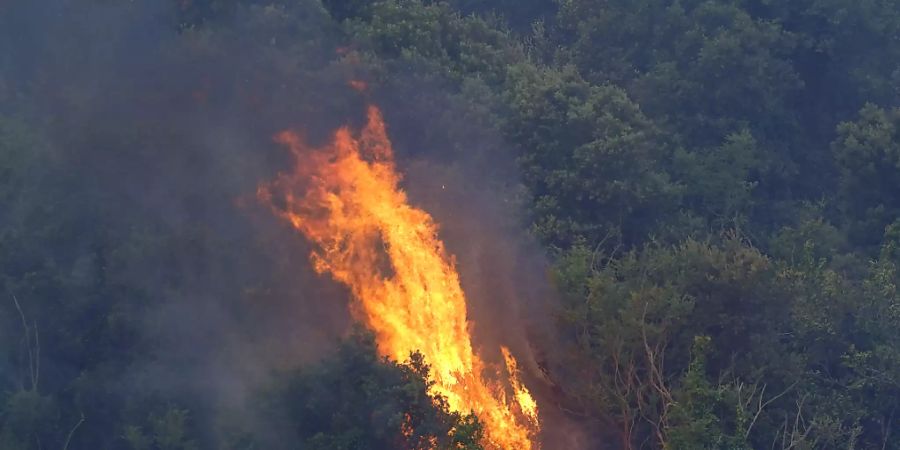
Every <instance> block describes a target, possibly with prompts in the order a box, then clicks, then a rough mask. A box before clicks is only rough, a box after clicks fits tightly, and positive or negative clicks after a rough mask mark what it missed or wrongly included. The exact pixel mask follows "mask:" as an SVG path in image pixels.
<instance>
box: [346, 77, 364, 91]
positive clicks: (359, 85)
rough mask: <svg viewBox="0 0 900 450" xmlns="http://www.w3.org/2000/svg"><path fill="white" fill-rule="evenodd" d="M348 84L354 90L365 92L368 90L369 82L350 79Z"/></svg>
mask: <svg viewBox="0 0 900 450" xmlns="http://www.w3.org/2000/svg"><path fill="white" fill-rule="evenodd" d="M348 84H349V85H350V87H351V88H353V90H354V91H356V92H366V91H367V90H369V83H366V82H365V81H361V80H351V81H350V82H348Z"/></svg>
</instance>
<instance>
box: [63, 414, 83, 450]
mask: <svg viewBox="0 0 900 450" xmlns="http://www.w3.org/2000/svg"><path fill="white" fill-rule="evenodd" d="M82 423H84V413H83V412H82V413H81V418H80V419H78V423H76V424H75V426H74V427H72V429H71V430H69V436H67V437H66V445H63V448H62V450H69V442H71V441H72V436H73V435H74V434H75V430H77V429H78V427H80V426H81V424H82Z"/></svg>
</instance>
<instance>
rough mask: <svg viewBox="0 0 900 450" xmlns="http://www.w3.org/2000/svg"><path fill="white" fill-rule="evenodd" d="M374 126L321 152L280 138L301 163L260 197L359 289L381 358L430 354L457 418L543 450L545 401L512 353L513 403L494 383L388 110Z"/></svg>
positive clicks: (320, 263) (343, 132)
mask: <svg viewBox="0 0 900 450" xmlns="http://www.w3.org/2000/svg"><path fill="white" fill-rule="evenodd" d="M368 119H369V120H368V124H367V125H366V127H365V128H364V129H363V130H362V131H361V132H360V133H359V135H358V136H354V134H353V133H352V132H351V130H350V129H349V128H348V127H343V128H341V129H339V130H338V131H337V132H336V133H335V135H334V140H333V141H332V142H331V143H330V144H328V145H326V146H324V147H322V148H319V149H310V148H308V147H306V146H305V145H304V143H303V142H302V141H301V139H300V138H299V137H298V136H297V135H296V134H295V133H292V132H289V131H286V132H282V133H280V134H279V135H278V136H277V137H276V140H277V141H278V142H280V143H282V144H284V145H286V146H287V147H289V148H290V150H291V152H292V153H293V154H294V156H295V157H296V165H295V167H294V171H293V173H287V174H285V173H282V174H279V176H278V178H276V179H275V180H273V181H271V182H269V183H266V184H263V185H261V186H260V188H259V191H258V196H259V198H260V199H261V200H262V201H264V202H265V203H268V204H270V205H273V209H274V210H275V211H276V213H277V214H278V215H279V216H281V217H282V218H284V219H285V220H287V221H288V222H290V223H291V224H292V225H293V226H294V227H295V228H296V229H297V230H299V231H300V232H301V233H302V234H303V235H305V236H306V237H307V238H308V239H309V240H310V241H312V242H313V243H315V244H316V247H317V250H314V251H313V253H312V255H311V258H312V261H313V265H314V268H315V270H316V271H318V272H319V273H326V272H327V273H329V274H330V275H331V276H332V277H333V278H334V279H335V280H337V281H339V282H341V283H343V284H345V285H347V286H348V287H349V288H350V290H351V292H352V294H353V297H354V298H355V299H356V300H357V301H356V302H355V303H354V305H353V311H352V312H353V314H354V316H355V317H356V318H357V319H359V320H361V321H363V322H364V323H366V324H367V325H368V326H369V328H371V329H372V330H373V331H374V333H375V336H376V341H377V343H378V348H379V351H380V352H381V353H383V354H384V355H386V356H388V357H391V358H393V359H395V360H398V361H403V360H406V358H408V357H409V355H410V354H411V353H412V352H415V351H420V352H421V353H422V354H423V355H424V356H425V358H426V361H427V362H428V363H429V364H430V365H431V372H430V375H429V376H430V377H431V381H433V382H434V384H433V385H432V388H431V390H432V394H438V395H441V396H443V397H445V398H446V399H447V404H448V406H449V407H450V409H451V410H453V411H458V412H461V413H464V414H467V413H469V412H474V413H475V414H477V415H478V417H479V419H480V420H481V421H482V422H483V423H484V425H485V435H486V437H485V439H486V440H487V442H484V444H485V445H486V446H488V447H492V448H503V449H526V450H527V449H531V448H533V447H535V444H534V443H533V442H532V438H533V436H534V433H535V432H537V429H538V420H537V404H536V403H535V401H534V399H533V398H532V397H531V395H530V394H529V392H528V390H527V389H526V388H525V387H524V385H522V383H521V382H520V381H519V379H518V370H517V368H516V362H515V359H514V358H513V357H512V355H511V354H510V353H509V351H508V350H507V349H506V348H502V353H503V356H504V360H505V362H506V367H507V373H508V374H509V380H508V384H507V385H508V386H509V387H511V389H512V392H513V395H512V396H511V399H508V398H507V395H506V392H507V389H506V388H504V384H501V383H500V382H498V381H490V380H488V379H487V378H486V377H485V375H484V372H485V369H486V366H485V363H484V362H483V361H482V359H481V358H480V357H479V356H478V355H476V354H475V351H474V350H473V348H472V338H471V336H470V334H469V325H470V324H469V322H468V320H467V312H466V298H465V294H464V293H463V290H462V287H461V286H460V282H459V275H458V274H457V272H456V268H455V267H454V263H453V260H452V258H451V257H448V255H447V253H446V251H445V249H444V245H443V243H442V242H441V241H440V240H439V239H438V237H437V225H436V224H435V223H434V220H433V219H432V218H431V216H430V215H429V214H428V213H426V212H425V211H423V210H421V209H418V208H415V207H413V206H411V205H410V204H409V202H408V200H407V197H406V194H405V193H404V192H403V191H402V190H401V189H400V188H399V182H400V175H399V174H398V173H397V171H396V168H395V166H394V162H393V150H392V148H391V142H390V140H389V139H388V137H387V133H386V130H385V125H384V121H383V119H382V116H381V113H380V111H379V110H378V109H377V108H376V107H374V106H373V107H370V109H369V116H368ZM276 195H277V196H278V197H277V198H278V200H279V202H278V203H279V206H278V207H275V206H274V203H273V201H274V199H275V196H276ZM281 200H283V201H284V204H283V205H282V204H281V203H280V201H281Z"/></svg>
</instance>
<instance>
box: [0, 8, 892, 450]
mask: <svg viewBox="0 0 900 450" xmlns="http://www.w3.org/2000/svg"><path fill="white" fill-rule="evenodd" d="M4 3H5V4H0V205H2V208H0V282H2V286H3V290H4V292H3V293H2V294H3V299H0V354H2V358H0V448H2V449H44V448H63V449H66V448H68V449H107V448H109V449H119V448H122V449H135V450H137V449H160V450H162V449H166V450H175V449H195V448H235V449H251V448H323V449H324V448H329V449H361V448H398V447H404V448H405V447H409V448H420V447H421V446H422V445H424V444H423V443H424V442H427V441H428V440H429V438H430V437H431V436H437V437H439V438H440V439H439V440H440V445H441V446H442V448H477V444H476V442H477V440H478V436H480V433H481V429H480V425H479V423H478V421H477V418H475V417H471V416H467V417H463V416H459V415H455V414H450V413H448V412H447V411H446V410H445V409H444V408H443V407H442V403H441V401H440V399H432V398H430V397H428V395H427V394H426V385H425V384H424V381H423V374H425V373H427V361H424V362H423V361H422V360H421V359H419V358H417V357H414V358H413V360H412V361H413V362H412V363H411V364H409V365H398V364H396V363H392V362H390V361H383V360H379V359H378V358H377V357H376V356H374V347H373V344H372V342H371V339H370V338H369V337H367V336H365V334H364V333H354V334H352V335H351V337H349V338H347V339H346V340H345V341H344V342H343V343H342V344H340V346H339V347H338V348H337V349H336V350H334V352H333V354H330V355H328V356H326V357H325V358H324V359H321V360H320V361H319V362H318V363H316V364H312V365H304V366H302V367H301V368H299V369H298V368H297V367H296V366H295V365H292V364H288V363H285V362H284V361H281V358H280V357H281V356H284V355H289V354H291V353H290V351H289V350H287V349H285V350H283V353H282V354H280V355H272V356H271V357H267V358H263V357H261V356H259V355H253V357H252V358H251V357H249V356H247V354H246V353H242V352H239V351H234V352H233V353H229V352H225V351H223V350H221V348H222V347H229V346H238V344H237V342H250V341H252V342H254V343H256V344H258V345H259V348H272V347H273V346H277V345H278V344H284V345H286V346H291V345H293V346H295V347H296V348H301V347H304V345H308V346H313V345H315V346H318V344H304V343H305V342H313V340H314V338H313V337H311V335H302V333H301V335H295V334H290V333H297V332H295V331H291V332H290V333H288V332H285V331H284V330H294V329H295V328H297V327H301V328H302V327H303V326H308V327H312V326H313V324H319V325H321V324H323V323H325V322H327V321H328V320H332V318H329V316H328V314H327V313H325V312H317V313H312V312H308V311H307V312H305V313H304V314H308V315H311V318H309V319H308V321H309V322H308V323H307V324H306V325H303V324H293V323H289V322H290V320H289V318H290V317H291V315H290V314H288V313H287V311H290V310H289V306H285V304H286V303H287V300H283V301H281V302H280V303H279V301H278V300H277V299H283V298H284V299H289V298H292V297H295V296H296V292H297V291H298V289H302V290H304V292H305V294H304V295H308V296H312V297H315V296H316V295H318V294H319V293H327V292H329V291H328V289H331V288H330V287H329V286H327V285H325V286H322V285H316V284H315V283H316V282H315V281H314V280H294V279H293V278H295V277H292V275H291V274H292V270H294V269H293V268H294V267H296V266H298V265H302V264H303V261H304V259H305V255H306V251H305V250H304V249H302V248H294V247H291V248H284V244H283V243H281V244H279V243H278V242H284V241H285V240H286V239H281V240H279V239H278V238H277V237H272V238H271V239H264V238H253V237H248V236H258V235H267V234H266V233H260V232H258V228H259V227H266V226H268V227H271V226H272V225H271V224H268V225H266V224H262V225H261V224H258V223H256V222H254V221H253V220H251V219H246V218H244V219H239V217H247V216H252V214H247V213H246V211H243V212H241V211H238V212H234V211H233V210H234V209H235V207H234V203H235V200H234V199H238V198H240V197H241V196H242V195H245V194H247V193H252V192H253V189H254V183H256V182H258V181H259V180H260V179H264V177H265V174H267V173H272V167H275V168H276V170H277V167H278V164H280V163H283V160H279V159H278V157H277V156H271V155H278V152H277V149H276V150H275V151H274V152H272V153H271V155H269V156H267V158H268V159H269V160H267V162H266V163H254V162H252V161H258V159H252V158H249V157H247V156H243V155H242V154H240V153H239V152H232V151H230V150H229V149H233V148H236V147H243V148H254V147H256V148H258V147H259V146H260V144H258V142H267V141H266V139H267V135H268V134H270V133H271V131H272V129H273V128H272V126H273V125H274V126H275V127H276V128H275V129H277V127H281V126H288V125H291V124H293V123H295V121H296V120H298V119H299V118H310V117H316V119H315V120H316V121H318V122H315V123H317V124H322V125H323V129H325V130H328V129H331V128H333V127H332V126H331V125H333V124H335V123H339V122H340V120H341V119H342V116H341V114H342V113H341V112H340V111H342V108H344V107H346V106H347V105H351V106H358V103H359V102H360V100H359V99H358V96H355V94H353V93H352V92H350V93H347V94H333V92H336V91H337V90H338V87H339V86H340V85H341V84H342V83H343V82H344V81H343V80H345V79H346V75H347V74H348V73H352V74H354V75H356V76H359V77H362V78H364V79H366V80H367V81H369V82H370V84H371V86H372V92H373V94H372V95H373V96H375V97H376V99H377V100H379V101H381V102H382V103H384V106H385V110H386V111H385V112H386V115H387V118H388V122H389V123H392V124H396V123H401V122H404V121H407V122H409V123H417V122H415V121H416V120H422V121H430V123H433V124H434V126H433V127H428V128H429V129H428V130H426V131H421V132H417V133H419V134H418V135H416V136H411V135H410V134H413V133H411V132H409V131H407V132H403V131H398V132H397V135H396V136H395V137H396V139H397V142H398V147H400V148H401V149H400V151H401V152H404V151H405V152H406V153H405V154H406V156H407V157H409V158H413V157H421V156H422V155H421V154H417V153H416V150H415V149H414V148H417V147H423V148H424V147H427V146H428V145H429V144H432V143H441V144H440V145H441V147H440V148H441V149H442V153H441V154H438V155H433V154H432V155H427V158H430V159H432V160H437V161H440V162H441V163H442V164H447V165H454V167H459V170H467V168H469V167H478V168H479V170H482V171H484V172H482V175H483V178H484V179H486V180H487V181H484V182H483V183H484V185H485V186H488V187H489V188H490V189H492V190H493V192H495V193H497V195H498V196H499V197H501V198H504V199H506V200H508V201H509V202H511V203H513V204H515V205H517V206H518V207H519V208H520V209H521V210H522V211H524V213H523V215H522V217H517V218H516V219H517V220H519V223H520V225H521V226H524V227H528V228H529V230H530V233H531V234H532V235H533V236H534V237H535V238H536V239H537V240H539V241H540V242H541V243H542V244H543V248H544V251H545V253H546V254H547V255H548V257H549V259H550V260H551V262H552V281H553V283H554V287H555V288H556V290H557V291H558V293H559V297H560V304H559V305H558V307H557V310H556V311H554V313H555V316H554V317H555V320H556V322H555V323H554V327H555V329H556V331H557V332H558V334H559V336H560V341H561V343H558V345H557V346H556V347H555V348H554V351H555V355H553V358H551V359H552V360H553V363H552V364H551V367H549V368H548V374H549V376H550V377H551V378H552V382H553V383H554V384H555V392H556V395H557V396H558V399H556V401H557V402H558V403H559V404H561V405H562V406H563V408H564V409H565V410H566V411H567V414H569V415H571V416H572V417H573V418H575V419H577V420H578V421H580V422H582V423H585V424H588V427H589V428H590V429H591V430H595V429H599V430H601V431H599V432H598V436H599V437H598V438H597V441H596V442H592V443H591V444H590V445H591V446H592V447H597V448H623V449H638V448H665V449H751V448H752V449H756V448H779V449H832V448H851V449H895V450H898V449H900V411H898V407H900V292H898V288H897V285H898V282H900V39H898V38H897V36H900V3H898V2H896V1H892V0H866V1H859V0H800V1H791V2H771V1H759V0H680V1H679V0H608V1H596V0H555V1H554V0H517V1H513V0H509V1H506V0H496V1H493V0H483V1H475V0H454V1H424V0H380V1H375V0H352V1H345V0H321V1H319V0H194V1H175V0H172V1H170V2H152V3H165V6H158V5H157V6H155V7H153V8H152V12H153V14H148V9H147V7H146V6H145V5H144V6H142V5H141V2H129V1H121V2H120V1H114V0H102V1H101V0H94V1H84V2H53V1H48V2H47V4H48V5H45V6H47V8H46V9H44V8H42V7H41V6H40V5H32V3H41V2H26V1H24V0H23V1H21V2H17V1H13V2H4ZM51 4H52V6H49V5H51ZM61 17H62V19H61ZM98 24H99V25H98ZM335 47H340V48H341V50H340V51H338V52H335V51H334V48H335ZM107 60H112V61H115V62H114V63H111V64H108V63H107V62H105V61H107ZM111 68H112V69H114V70H109V69H111ZM210 73H212V75H210ZM95 80H100V82H99V83H98V84H99V85H97V84H94V81H95ZM198 84H199V85H200V86H201V87H200V88H199V89H198V88H197V87H196V86H197V85H198ZM310 87H315V88H310ZM345 90H346V91H349V90H347V89H345ZM209 92H218V93H219V97H215V96H213V95H210V94H209ZM185 99H186V100H185ZM135 106H138V107H135ZM423 111H427V112H423ZM286 113H287V114H286ZM417 117H424V119H421V118H420V119H416V118H417ZM216 122H221V125H219V126H220V127H221V128H216V125H214V124H211V123H216ZM418 123H419V124H420V125H421V122H418ZM476 124H477V126H476ZM235 128H243V129H246V130H247V132H246V134H242V135H240V136H236V135H233V134H229V133H233V130H234V129H235ZM398 128H399V127H398ZM198 129H199V130H203V131H204V132H203V133H198V132H197V130H198ZM211 130H212V131H215V132H216V133H218V136H220V137H219V138H217V137H210V136H213V135H215V133H213V132H211ZM223 133H224V134H223ZM221 136H224V137H221ZM483 136H495V137H496V140H495V141H491V142H501V143H502V144H498V145H488V144H484V139H481V138H482V137H483ZM229 139H231V140H232V141H234V142H232V143H230V144H226V143H225V142H226V141H228V140H229ZM474 141H478V143H477V144H474V145H470V144H472V143H473V142H474ZM448 143H450V144H448ZM404 144H409V145H406V147H408V149H407V150H403V147H404ZM209 147H215V148H223V147H224V148H225V150H222V151H220V153H217V155H218V156H217V157H216V159H214V161H217V162H218V165H217V166H209V163H210V161H211V160H210V158H209V157H207V156H205V152H207V151H208V148H209ZM501 148H502V149H503V150H501ZM497 159H504V160H509V161H514V163H515V168H516V172H517V173H518V174H519V177H518V179H517V181H516V182H515V183H509V182H508V174H507V172H504V169H503V164H497V165H494V164H491V163H486V162H491V161H496V160H497ZM266 164H268V166H266ZM236 168H237V169H236ZM222 179H228V180H229V181H227V182H225V181H222ZM148 199H149V200H148ZM238 203H239V202H238ZM238 209H240V208H238ZM235 221H239V223H232V222H235ZM223 222H227V223H225V224H223ZM271 233H277V232H276V231H272V232H271ZM287 240H289V239H287ZM298 245H300V244H298ZM213 262H214V263H213ZM300 277H301V278H302V276H300ZM309 278H311V279H312V278H315V277H314V276H312V275H311V274H310V275H309ZM285 280H289V281H285ZM298 286H302V288H299V287H298ZM322 295H325V294H322ZM194 298H202V299H203V300H202V301H200V302H199V303H198V302H197V301H194V300H191V302H188V300H187V299H194ZM186 303H190V305H189V306H184V304H186ZM211 305H217V306H211ZM337 306H338V308H336V309H343V305H337ZM220 316H224V317H234V316H240V317H244V318H246V319H247V320H246V322H242V324H237V325H235V324H231V323H229V324H228V326H227V327H226V326H224V325H223V326H222V327H221V329H220V328H214V329H213V328H212V327H211V326H210V325H203V323H206V322H209V321H213V322H215V323H220V324H221V323H224V322H223V320H222V319H221V318H216V317H220ZM548 320H550V319H548ZM172 321H174V322H175V323H177V324H178V325H177V326H174V327H173V326H172V325H169V323H170V322H172ZM226 328H227V330H226ZM262 328H265V330H266V331H260V329H262ZM273 330H276V331H273ZM313 334H314V333H313ZM282 336H292V338H291V339H288V340H287V341H284V342H282V341H278V339H277V337H282ZM316 342H320V341H316ZM248 345H249V344H248ZM186 347H190V348H196V349H197V350H190V351H188V350H184V349H185V348H186ZM248 353H252V352H248ZM201 355H202V358H203V363H202V364H201V363H197V362H196V360H197V359H198V358H201ZM210 355H213V356H210ZM248 358H249V359H248ZM272 360H276V361H280V363H279V364H272V363H271V361H272ZM210 361H215V362H216V364H220V365H222V366H227V365H233V364H238V365H240V364H247V365H248V366H249V365H252V364H256V363H258V364H259V365H261V366H265V367H274V368H276V369H278V370H276V372H277V374H276V375H274V376H272V375H267V376H268V377H269V378H266V379H267V380H269V381H267V382H266V383H265V384H266V386H264V387H263V388H261V389H254V390H253V391H252V392H250V393H246V394H245V395H247V396H250V397H252V398H253V400H252V401H247V400H246V399H241V400H235V402H237V403H239V404H242V405H243V404H247V403H250V404H253V405H254V409H257V410H258V411H252V412H247V411H243V412H242V413H240V414H238V413H236V412H235V411H234V410H233V409H232V410H230V409H228V408H224V407H223V405H222V402H221V401H219V400H211V398H218V397H221V395H220V392H219V391H216V390H215V389H212V388H210V387H209V386H207V384H210V383H211V382H209V381H208V380H209V379H210V378H213V377H214V376H213V375H211V374H212V373H213V372H218V370H217V369H215V368H212V369H210V368H208V364H209V362H210ZM212 367H215V364H213V365H212ZM207 370H208V371H209V372H207ZM232 370H233V371H234V372H235V373H237V372H239V371H238V370H237V369H232ZM257 375H258V374H257ZM259 376H261V375H259ZM251 378H252V377H251ZM212 384H216V385H217V386H219V385H221V386H224V388H223V389H226V390H227V388H228V386H229V384H228V381H227V380H226V381H221V382H216V383H212ZM222 411H228V412H222ZM405 414H409V416H405ZM405 423H409V424H412V425H414V426H413V429H414V430H416V433H415V434H414V435H411V436H410V435H405V434H402V433H401V432H400V430H401V428H402V427H403V425H404V424H405ZM392 430H393V431H392ZM545 447H546V448H551V449H552V448H556V447H554V445H553V444H552V443H546V446H545Z"/></svg>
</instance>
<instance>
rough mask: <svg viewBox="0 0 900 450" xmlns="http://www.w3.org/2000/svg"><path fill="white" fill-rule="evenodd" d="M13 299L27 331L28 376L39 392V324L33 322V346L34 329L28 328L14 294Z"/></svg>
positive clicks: (32, 386)
mask: <svg viewBox="0 0 900 450" xmlns="http://www.w3.org/2000/svg"><path fill="white" fill-rule="evenodd" d="M11 297H12V299H13V303H15V305H16V310H18V311H19V318H20V319H22V328H23V329H24V330H25V350H26V351H27V352H28V375H29V377H30V378H31V390H32V391H37V387H38V376H39V375H40V362H39V361H38V359H39V358H40V354H41V344H40V340H39V336H38V332H37V322H32V323H33V324H34V345H32V343H31V339H32V332H31V330H32V328H31V327H29V326H28V320H27V319H25V313H24V312H23V311H22V306H21V305H19V299H18V298H16V296H15V295H14V294H13V295H12V296H11Z"/></svg>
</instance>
